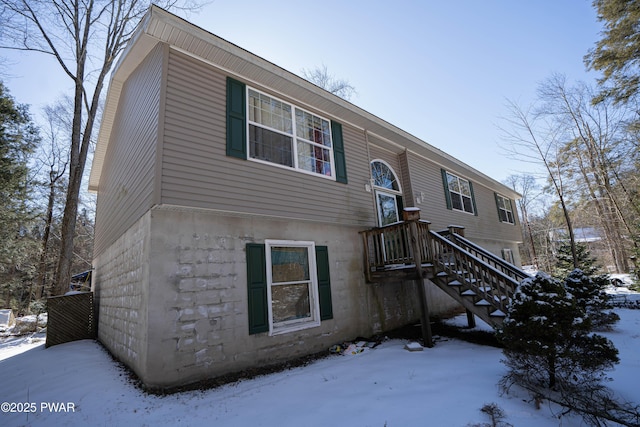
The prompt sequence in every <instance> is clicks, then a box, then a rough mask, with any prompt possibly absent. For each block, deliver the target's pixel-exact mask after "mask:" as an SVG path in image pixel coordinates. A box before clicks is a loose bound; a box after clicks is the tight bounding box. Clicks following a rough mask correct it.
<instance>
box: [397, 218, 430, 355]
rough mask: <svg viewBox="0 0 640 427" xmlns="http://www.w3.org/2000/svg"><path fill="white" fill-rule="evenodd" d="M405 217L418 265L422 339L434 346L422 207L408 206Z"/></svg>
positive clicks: (426, 344) (426, 345) (427, 345)
mask: <svg viewBox="0 0 640 427" xmlns="http://www.w3.org/2000/svg"><path fill="white" fill-rule="evenodd" d="M403 219H404V220H405V221H406V222H407V223H408V225H409V242H411V252H412V254H413V261H414V262H415V265H416V278H415V282H416V286H417V287H418V298H419V299H420V314H421V315H420V323H421V326H422V341H423V343H422V344H423V345H424V346H425V347H433V338H432V335H431V321H430V320H429V306H428V304H427V292H426V290H425V288H424V276H423V275H422V251H421V250H420V249H421V248H420V239H419V236H418V221H419V220H420V209H417V208H406V209H405V211H404V213H403Z"/></svg>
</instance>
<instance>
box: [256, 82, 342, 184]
mask: <svg viewBox="0 0 640 427" xmlns="http://www.w3.org/2000/svg"><path fill="white" fill-rule="evenodd" d="M247 108H248V130H249V138H248V139H249V157H250V158H252V159H255V160H261V161H265V162H269V163H275V164H278V165H281V166H286V167H291V168H295V169H299V170H301V171H304V172H309V173H313V174H319V175H323V176H327V177H334V176H335V169H334V165H333V144H332V138H331V124H330V121H329V120H327V119H324V118H322V117H320V116H317V115H315V114H312V113H309V112H307V111H305V110H302V109H300V108H298V107H295V106H293V105H291V104H288V103H286V102H284V101H280V100H278V99H276V98H274V97H272V96H269V95H266V94H264V93H261V92H258V91H257V90H255V89H251V88H249V89H248V106H247Z"/></svg>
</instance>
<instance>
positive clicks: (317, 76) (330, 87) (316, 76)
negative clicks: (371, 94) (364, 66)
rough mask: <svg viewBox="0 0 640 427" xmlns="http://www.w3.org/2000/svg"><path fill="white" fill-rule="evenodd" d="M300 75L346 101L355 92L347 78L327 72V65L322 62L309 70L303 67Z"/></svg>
mask: <svg viewBox="0 0 640 427" xmlns="http://www.w3.org/2000/svg"><path fill="white" fill-rule="evenodd" d="M302 77H304V78H305V79H307V80H309V81H310V82H311V83H313V84H316V85H318V86H320V87H321V88H322V89H324V90H326V91H328V92H331V93H332V94H334V95H337V96H339V97H340V98H343V99H346V100H347V101H348V100H350V99H351V97H352V96H353V95H355V94H356V93H357V92H356V88H355V87H353V86H352V85H351V83H349V81H348V80H345V79H340V78H337V77H335V76H334V75H332V74H329V71H328V70H327V66H326V65H324V64H322V65H321V66H319V67H315V68H313V69H311V70H306V69H303V70H302Z"/></svg>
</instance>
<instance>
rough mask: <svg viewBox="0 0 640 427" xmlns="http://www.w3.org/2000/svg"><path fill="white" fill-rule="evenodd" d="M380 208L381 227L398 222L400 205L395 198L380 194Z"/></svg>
mask: <svg viewBox="0 0 640 427" xmlns="http://www.w3.org/2000/svg"><path fill="white" fill-rule="evenodd" d="M378 206H379V208H380V223H381V224H380V225H383V226H384V225H388V224H393V223H394V222H398V205H397V204H396V198H395V197H394V196H389V195H386V194H380V193H378Z"/></svg>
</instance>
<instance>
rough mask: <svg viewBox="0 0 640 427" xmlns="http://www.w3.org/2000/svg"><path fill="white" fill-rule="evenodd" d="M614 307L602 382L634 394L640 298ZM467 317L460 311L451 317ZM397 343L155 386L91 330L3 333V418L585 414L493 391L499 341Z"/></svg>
mask: <svg viewBox="0 0 640 427" xmlns="http://www.w3.org/2000/svg"><path fill="white" fill-rule="evenodd" d="M616 311H617V312H618V313H619V315H620V318H621V320H620V322H619V323H618V324H617V325H616V327H615V329H614V330H613V331H612V332H609V333H606V334H604V335H606V336H608V337H609V338H610V339H611V340H613V342H614V344H615V345H616V347H617V348H618V350H619V351H620V359H621V363H620V364H619V365H618V366H617V367H616V369H615V371H613V372H611V373H610V376H611V378H613V381H612V382H611V383H610V384H609V386H610V387H611V388H612V389H614V390H615V391H617V392H618V393H619V394H620V395H621V396H622V397H623V398H625V399H626V400H631V401H635V402H636V403H638V402H640V388H638V385H637V381H638V378H640V310H629V309H617V310H616ZM465 322H466V317H465V316H464V315H463V316H460V317H458V318H455V319H453V320H452V323H454V324H460V325H464V324H465ZM478 323H479V325H478V328H480V329H482V328H486V327H487V326H486V325H485V324H483V323H482V322H481V321H478ZM405 344H406V341H402V340H389V341H385V342H383V343H382V344H381V345H379V346H378V347H376V348H374V349H366V350H365V351H363V352H362V353H359V354H356V355H349V356H346V355H345V356H342V355H335V356H331V357H328V358H326V359H323V360H319V361H317V362H315V363H313V364H311V365H309V366H306V367H301V368H296V369H292V370H288V371H284V372H281V373H277V374H272V375H268V376H262V377H258V378H255V379H253V380H245V381H240V382H237V383H232V384H228V385H226V386H223V387H220V388H217V389H212V390H208V391H192V392H183V393H177V394H173V395H169V396H162V397H161V396H153V395H147V394H145V393H143V392H141V391H140V390H139V389H137V388H136V387H135V386H134V385H132V384H131V383H130V382H129V380H128V374H127V373H126V372H124V371H123V370H122V369H121V368H119V367H118V365H117V364H116V363H114V362H113V361H112V359H111V358H110V356H109V355H108V354H107V353H106V352H105V351H104V350H103V349H102V347H100V345H98V344H97V343H95V342H94V341H91V340H84V341H77V342H73V343H68V344H62V345H58V346H54V347H51V348H48V349H45V348H44V336H43V335H42V334H40V335H34V336H31V337H20V338H10V339H6V340H5V341H4V342H0V403H1V405H2V408H1V409H2V412H1V413H0V425H2V426H7V427H9V426H54V425H55V426H86V425H94V426H199V425H217V426H248V425H251V426H327V425H336V426H378V427H383V426H389V427H397V426H409V425H412V426H413V425H421V426H460V427H463V426H467V425H471V424H479V423H485V422H489V421H490V420H489V418H488V416H487V415H485V414H483V413H482V412H480V408H482V406H484V405H485V404H488V403H496V404H498V406H499V407H500V408H502V409H503V410H504V411H505V413H506V418H505V421H506V422H508V423H511V424H512V425H514V426H517V427H539V426H563V427H574V426H576V427H577V426H581V425H583V424H582V422H581V418H580V417H579V416H577V415H575V414H569V415H565V416H562V418H560V419H559V418H558V416H559V414H560V413H561V411H560V410H559V408H558V407H556V406H553V405H548V404H546V403H545V404H543V406H542V407H541V409H539V410H536V409H535V405H534V404H533V402H531V401H530V399H529V397H528V396H527V395H526V394H525V393H522V394H517V395H516V394H510V395H501V393H500V391H499V389H498V387H497V386H496V384H497V382H498V381H499V380H500V378H501V376H502V375H503V374H504V373H505V367H504V366H503V365H502V364H501V363H500V359H501V358H502V353H501V351H500V350H499V349H497V348H493V347H486V346H480V345H475V344H470V343H467V342H464V341H460V340H455V339H446V338H439V339H438V340H437V341H436V345H435V347H433V348H431V349H424V351H417V352H409V351H407V350H405V349H404V345H405ZM4 402H7V403H8V406H7V404H6V403H4ZM11 410H14V411H21V412H10V411H11Z"/></svg>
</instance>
